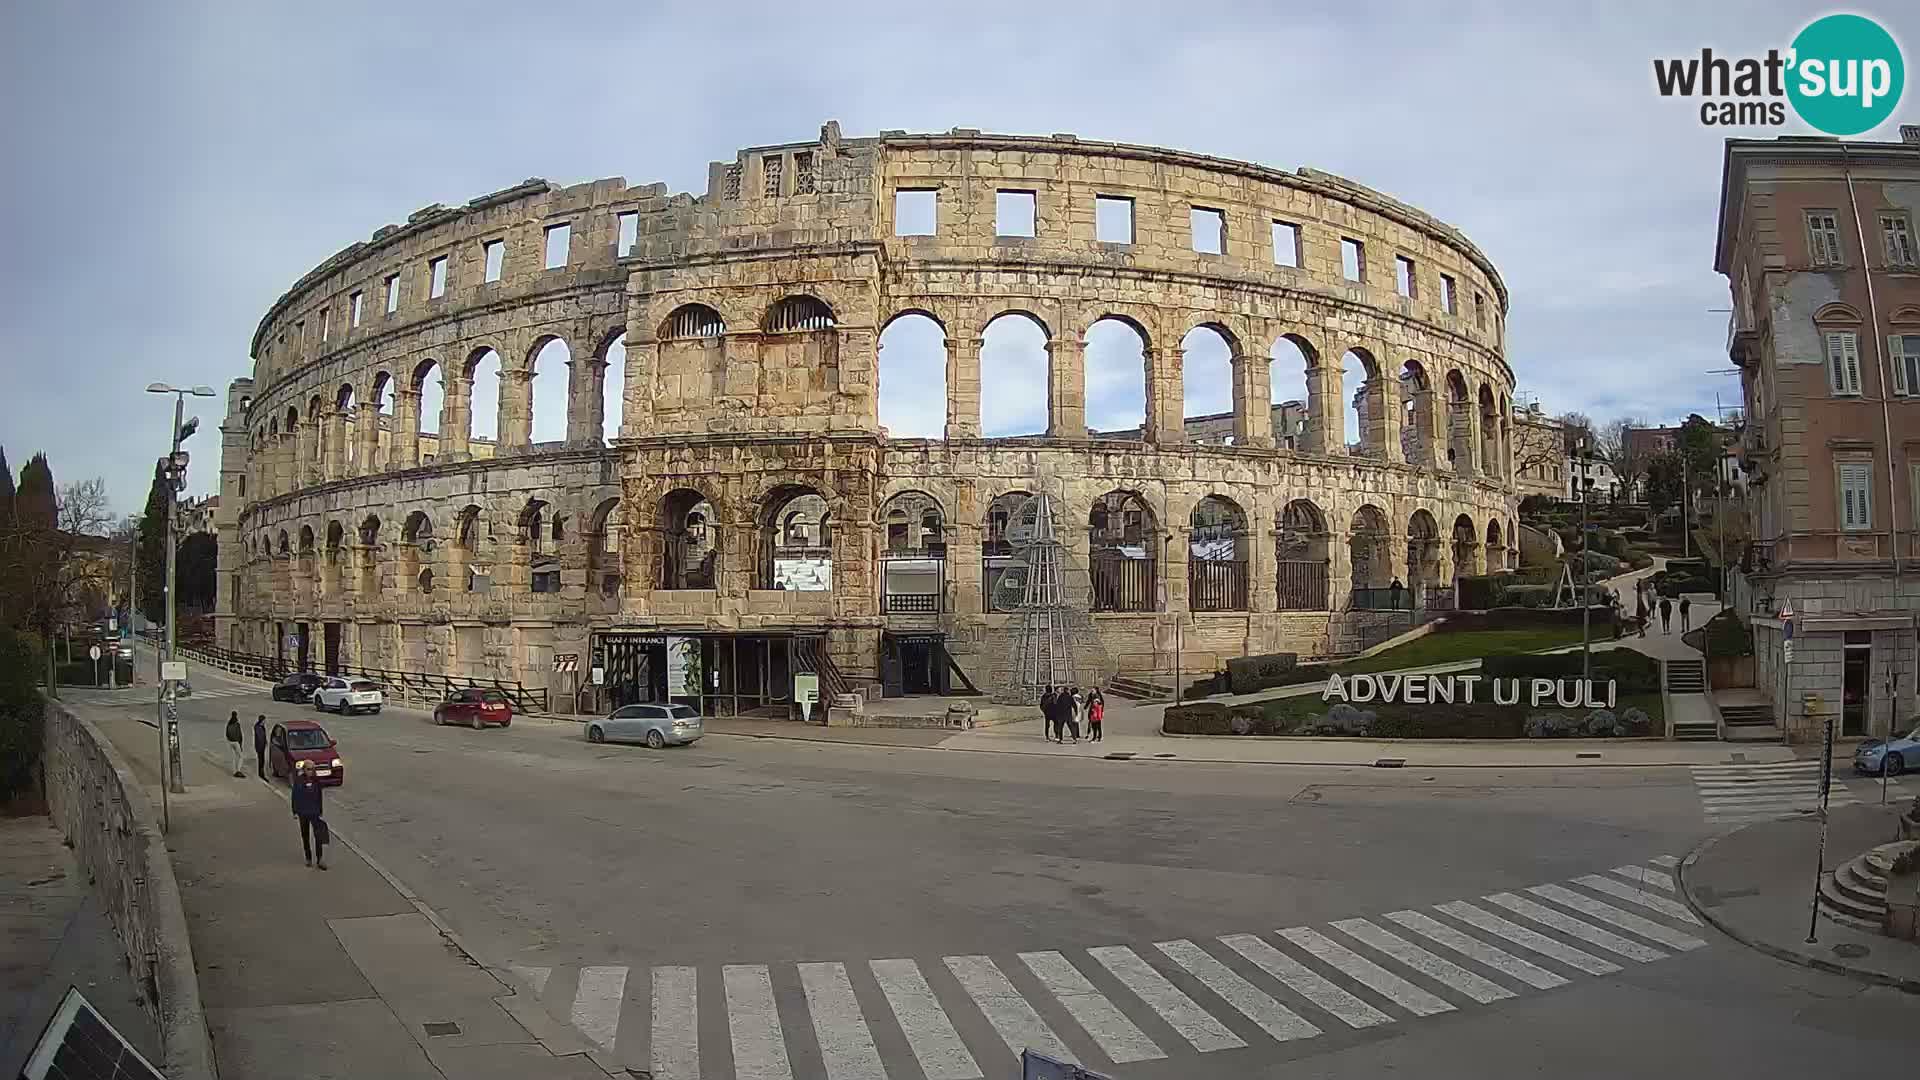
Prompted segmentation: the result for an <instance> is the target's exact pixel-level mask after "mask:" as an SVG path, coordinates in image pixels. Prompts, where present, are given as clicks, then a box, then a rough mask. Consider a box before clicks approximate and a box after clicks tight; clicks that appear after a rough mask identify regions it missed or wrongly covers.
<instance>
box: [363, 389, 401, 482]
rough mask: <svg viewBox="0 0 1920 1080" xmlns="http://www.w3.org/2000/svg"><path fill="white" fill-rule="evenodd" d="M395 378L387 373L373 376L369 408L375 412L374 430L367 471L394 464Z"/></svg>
mask: <svg viewBox="0 0 1920 1080" xmlns="http://www.w3.org/2000/svg"><path fill="white" fill-rule="evenodd" d="M393 398H394V393H393V376H392V375H391V374H389V373H387V372H385V371H381V372H376V373H375V374H374V376H373V387H372V389H371V391H370V392H369V393H368V395H367V408H369V409H371V410H373V422H372V427H373V430H372V432H371V433H369V435H368V436H367V438H368V442H367V445H366V451H367V454H366V459H367V465H366V467H367V471H369V472H373V471H376V470H379V469H385V468H389V467H391V466H392V464H393V451H392V448H391V440H392V438H393Z"/></svg>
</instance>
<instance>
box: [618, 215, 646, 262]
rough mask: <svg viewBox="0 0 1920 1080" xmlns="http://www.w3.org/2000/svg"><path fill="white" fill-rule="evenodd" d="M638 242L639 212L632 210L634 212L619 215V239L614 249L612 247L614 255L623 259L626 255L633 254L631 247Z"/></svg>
mask: <svg viewBox="0 0 1920 1080" xmlns="http://www.w3.org/2000/svg"><path fill="white" fill-rule="evenodd" d="M639 242H640V212H639V211H637V210H634V211H629V212H627V213H624V214H621V215H620V239H619V240H618V241H617V242H616V244H615V247H614V252H615V254H617V255H618V256H619V257H620V258H622V259H624V258H626V257H627V256H628V255H631V254H633V245H635V244H637V243H639Z"/></svg>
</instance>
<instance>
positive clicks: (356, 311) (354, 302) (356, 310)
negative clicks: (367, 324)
mask: <svg viewBox="0 0 1920 1080" xmlns="http://www.w3.org/2000/svg"><path fill="white" fill-rule="evenodd" d="M365 299H366V296H365V294H363V293H354V294H353V295H352V296H349V297H347V303H348V304H350V305H351V306H352V307H353V311H352V314H351V316H350V320H351V323H352V325H354V326H359V325H360V308H361V302H362V301H364V300H365Z"/></svg>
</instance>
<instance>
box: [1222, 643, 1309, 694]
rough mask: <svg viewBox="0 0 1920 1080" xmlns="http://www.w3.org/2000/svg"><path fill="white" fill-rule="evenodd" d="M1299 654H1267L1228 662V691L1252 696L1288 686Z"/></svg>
mask: <svg viewBox="0 0 1920 1080" xmlns="http://www.w3.org/2000/svg"><path fill="white" fill-rule="evenodd" d="M1298 661H1299V654H1297V653H1290V652H1289V653H1267V654H1265V655H1263V656H1240V657H1235V658H1234V659H1232V660H1229V661H1227V678H1226V682H1227V689H1229V690H1230V691H1232V692H1233V693H1236V694H1251V693H1253V692H1254V691H1255V690H1266V689H1269V688H1271V687H1275V686H1287V685H1289V683H1288V681H1287V677H1288V675H1290V674H1291V673H1292V671H1293V669H1294V667H1295V666H1296V665H1297V664H1298Z"/></svg>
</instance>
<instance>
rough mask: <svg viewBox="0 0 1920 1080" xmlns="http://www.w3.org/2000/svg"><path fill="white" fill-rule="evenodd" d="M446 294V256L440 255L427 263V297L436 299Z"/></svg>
mask: <svg viewBox="0 0 1920 1080" xmlns="http://www.w3.org/2000/svg"><path fill="white" fill-rule="evenodd" d="M445 295H447V257H446V256H445V255H442V256H440V257H439V258H437V259H433V260H430V261H429V262H428V263H427V299H429V300H437V299H439V298H440V297H442V296H445Z"/></svg>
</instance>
